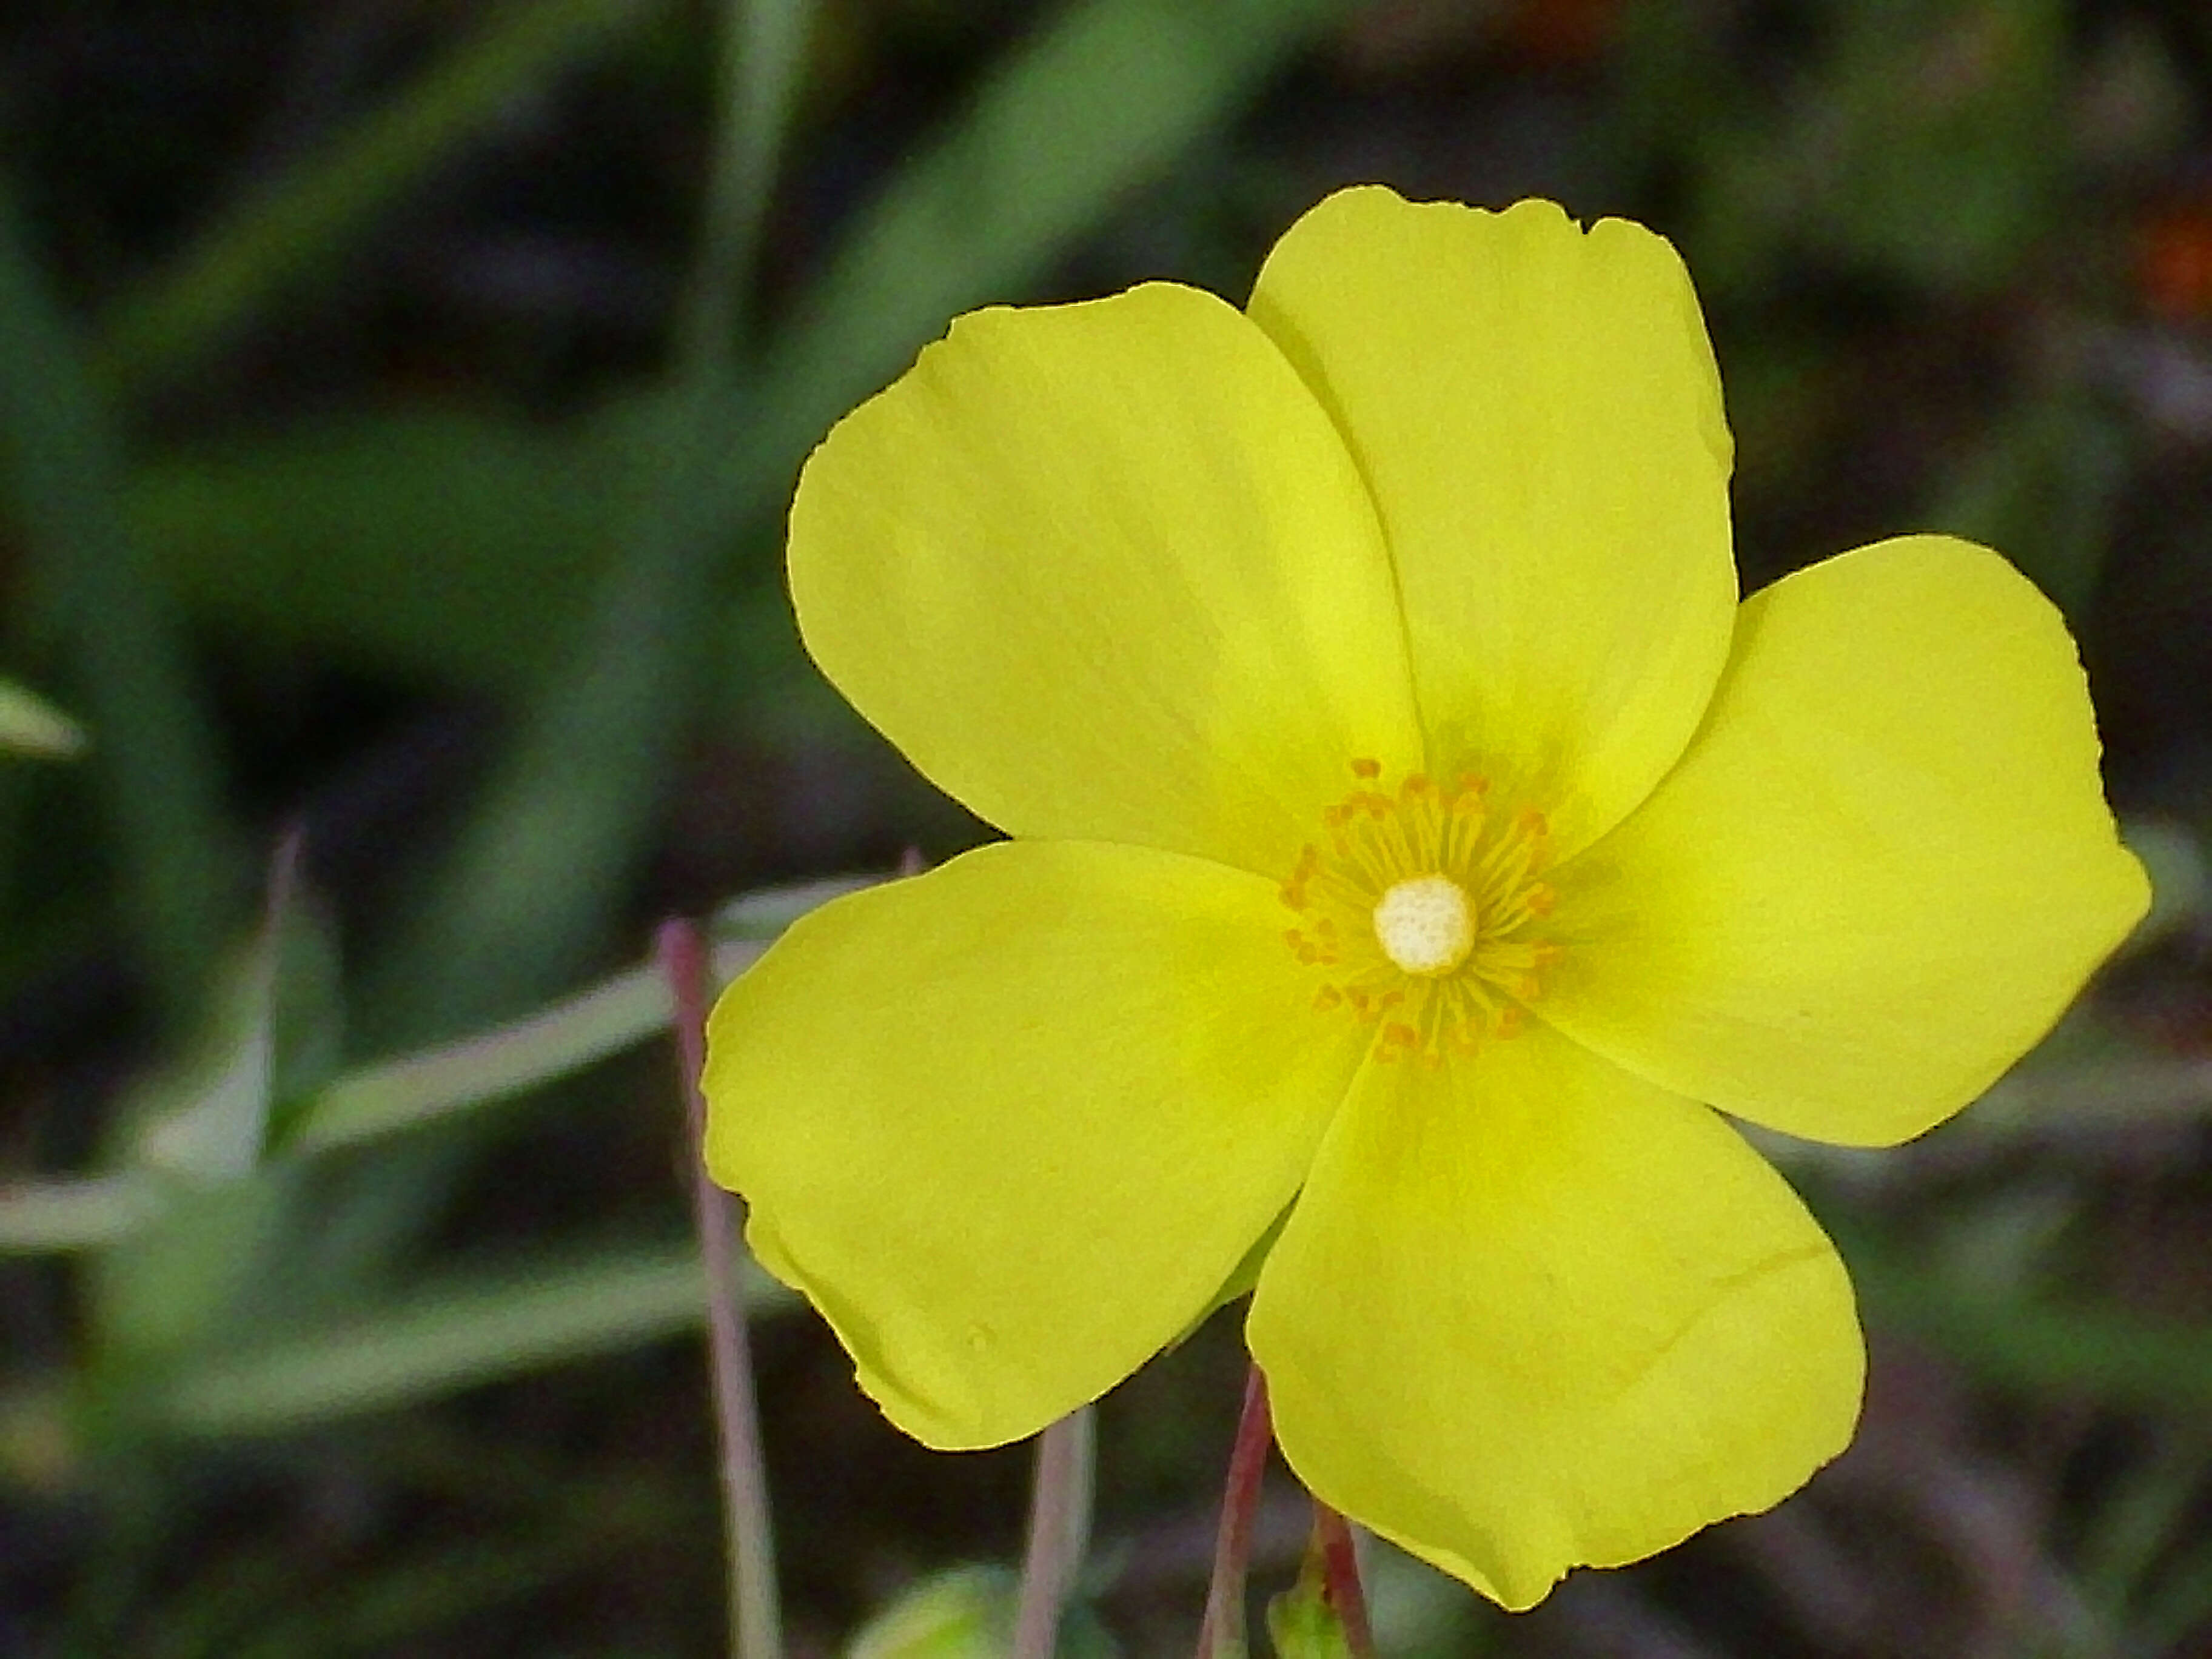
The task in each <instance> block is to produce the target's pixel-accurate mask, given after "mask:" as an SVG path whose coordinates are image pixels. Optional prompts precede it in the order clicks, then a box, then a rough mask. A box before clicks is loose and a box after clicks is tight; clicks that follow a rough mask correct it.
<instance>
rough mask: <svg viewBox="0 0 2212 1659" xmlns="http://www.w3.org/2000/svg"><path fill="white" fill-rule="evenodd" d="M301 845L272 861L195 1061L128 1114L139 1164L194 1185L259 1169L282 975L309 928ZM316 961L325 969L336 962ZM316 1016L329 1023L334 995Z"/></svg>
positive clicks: (292, 842) (277, 1071)
mask: <svg viewBox="0 0 2212 1659" xmlns="http://www.w3.org/2000/svg"><path fill="white" fill-rule="evenodd" d="M299 888H300V840H299V837H298V836H296V835H294V836H286V837H285V838H284V840H283V842H282V843H281V844H280V846H279V847H278V848H277V852H276V857H275V858H274V859H273V860H271V861H270V874H269V896H268V901H267V903H266V905H265V906H264V910H263V913H262V918H261V926H260V927H259V928H258V930H257V931H256V933H255V934H254V936H253V938H252V940H251V941H249V942H248V944H247V945H246V947H245V949H244V950H243V951H241V952H240V953H239V954H238V958H237V960H236V961H234V963H231V964H230V966H229V967H228V969H227V970H226V971H225V972H224V973H222V975H220V976H219V977H220V980H221V983H220V986H219V987H218V990H217V993H216V998H215V1003H216V1006H215V1007H214V1009H213V1011H212V1019H211V1028H210V1030H209V1032H208V1034H207V1037H206V1040H205V1042H204V1043H203V1044H202V1045H201V1051H200V1052H199V1053H197V1054H191V1055H188V1056H186V1057H185V1059H184V1060H182V1061H180V1062H179V1064H178V1065H176V1066H174V1067H173V1068H172V1069H171V1070H170V1072H169V1073H168V1074H167V1075H166V1076H162V1077H160V1078H159V1079H157V1080H156V1081H155V1084H154V1085H153V1086H152V1087H151V1088H150V1089H149V1090H148V1091H145V1094H146V1100H145V1104H144V1105H143V1107H142V1108H141V1109H139V1110H137V1112H135V1113H134V1114H133V1115H134V1116H135V1117H137V1120H138V1121H137V1123H136V1124H135V1125H134V1126H133V1129H132V1135H131V1139H132V1152H133V1153H134V1155H135V1158H136V1160H137V1162H139V1163H142V1164H148V1165H150V1166H152V1167H153V1168H155V1169H157V1170H162V1171H164V1172H165V1173H167V1174H170V1175H175V1176H185V1177H186V1178H189V1179H192V1180H197V1181H210V1182H221V1181H241V1180H243V1179H245V1178H246V1176H249V1175H251V1174H252V1172H253V1170H254V1168H255V1166H256V1165H258V1164H259V1163H260V1162H261V1155H262V1151H263V1148H264V1146H265V1145H266V1144H267V1141H268V1139H269V1121H270V1108H271V1106H272V1105H273V1104H274V1103H275V1100H276V1091H277V1089H278V1086H279V1078H280V1076H281V1074H282V1073H281V1065H282V1061H281V1060H280V1055H279V1053H278V1049H279V1045H280V1043H282V1042H283V1041H284V1039H285V1038H286V1037H287V1036H289V1035H290V1033H289V1032H287V1031H284V1030H280V1025H281V1024H283V1021H282V1018H281V1015H282V1012H283V1008H284V1005H285V1004H286V1002H287V1001H288V1000H289V999H288V998H287V997H286V995H285V993H286V990H287V988H288V987H287V983H286V981H287V978H288V970H289V968H290V966H291V963H292V961H293V960H294V959H296V958H298V957H301V955H303V954H304V953H303V952H302V951H299V950H298V949H296V948H288V947H292V946H293V945H294V940H293V935H294V934H295V933H300V932H301V931H303V930H306V929H310V928H312V927H313V921H312V919H311V916H312V913H307V912H303V911H302V910H301V908H300V906H299V902H298V896H299ZM319 943H323V944H324V945H325V948H324V949H323V950H322V951H318V952H317V953H316V956H317V957H319V959H320V960H322V961H325V962H327V961H329V960H331V957H333V956H334V954H335V952H334V951H333V950H332V949H331V948H330V947H329V946H328V945H327V942H325V941H319ZM324 988H325V991H326V993H327V994H326V996H325V999H323V1000H322V1001H323V1005H324V1006H321V1007H320V1008H319V1009H318V1011H317V1012H319V1013H320V1014H322V1015H323V1016H324V1018H325V1019H327V1018H333V1017H334V1016H333V1014H332V1012H331V1010H332V1006H334V1003H335V994H334V987H330V986H328V985H327V984H326V985H325V987H324Z"/></svg>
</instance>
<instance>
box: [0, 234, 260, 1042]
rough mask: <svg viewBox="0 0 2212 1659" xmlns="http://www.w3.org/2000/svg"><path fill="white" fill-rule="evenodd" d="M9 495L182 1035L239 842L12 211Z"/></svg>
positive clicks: (104, 441)
mask: <svg viewBox="0 0 2212 1659" xmlns="http://www.w3.org/2000/svg"><path fill="white" fill-rule="evenodd" d="M0 365H4V366H5V370H4V372H0V487H4V489H6V491H7V494H8V497H9V506H11V507H12V508H13V510H14V517H15V522H16V525H17V526H18V528H19V529H20V531H21V534H22V537H23V538H24V542H25V544H26V547H27V552H28V555H29V563H30V582H29V586H30V591H31V592H32V595H33V605H34V607H35V611H36V614H37V616H38V617H39V619H40V623H42V624H43V627H44V629H45V631H46V633H47V634H48V635H49V637H50V638H51V639H52V641H53V642H54V643H56V644H58V646H59V647H60V648H61V650H62V651H63V653H64V654H65V656H66V658H67V659H68V663H69V666H70V670H71V671H72V678H73V680H74V683H75V684H74V690H75V694H76V696H77V697H78V698H79V699H80V701H81V702H82V712H83V714H85V715H86V717H87V718H88V720H89V721H90V722H91V724H92V726H93V727H94V729H95V730H96V731H98V732H99V733H100V745H99V747H98V748H97V749H96V750H94V753H93V757H92V764H91V766H90V769H89V771H88V776H89V778H90V781H92V783H93V785H94V787H95V788H96V789H97V790H98V791H99V794H100V804H101V809H102V811H103V813H104V816H105V818H106V832H107V839H108V841H109V842H110V845H111V847H112V852H113V856H114V858H115V860H116V862H117V864H118V866H119V867H118V875H119V878H120V880H119V885H120V887H121V890H122V905H123V909H124V915H125V920H126V921H128V923H129V931H130V935H131V940H132V942H133V943H134V945H136V946H137V948H138V949H139V950H140V951H142V952H143V956H144V962H143V967H144V968H145V969H146V970H147V972H148V974H149V977H150V978H151V980H152V981H153V983H154V985H155V989H156V991H157V992H158V994H160V996H161V1002H162V1006H163V1008H164V1011H165V1012H166V1013H167V1016H168V1018H169V1019H170V1020H171V1022H172V1023H173V1025H174V1026H175V1027H176V1028H178V1029H187V1028H189V1027H190V1025H191V1024H193V1023H194V1021H195V1018H196V1017H197V1012H198V1004H199V1000H200V994H201V985H202V979H203V975H204V974H205V973H206V971H207V968H208V965H209V964H210V963H212V962H213V961H214V960H215V959H216V951H217V950H218V949H219V948H220V946H221V945H222V940H223V938H224V936H225V934H226V933H227V931H228V927H227V912H228V910H229V908H230V901H231V892H232V881H233V874H234V869H235V865H234V861H233V860H234V841H233V837H232V834H231V830H230V828H229V826H228V823H226V822H225V820H224V817H223V814H222V807H221V805H220V803H221V787H220V781H219V780H220V770H221V769H220V767H219V765H218V763H217V759H216V742H215V737H214V733H213V731H212V728H211V726H210V721H209V720H208V717H207V715H206V714H205V712H204V709H203V708H202V707H201V702H200V696H199V691H198V688H197V686H196V685H195V684H193V682H192V678H191V674H190V672H189V671H188V669H187V666H186V664H187V661H188V659H187V656H186V653H185V647H184V644H183V641H182V640H181V639H180V637H179V629H178V625H177V620H176V618H175V617H174V616H173V614H172V611H171V609H170V606H169V603H168V597H167V593H166V592H165V591H164V590H163V589H162V588H161V585H160V584H159V583H158V582H156V581H155V580H152V578H151V575H150V573H149V570H148V568H147V564H146V562H145V559H144V557H143V551H142V550H141V548H140V546H139V544H137V540H136V539H135V538H133V537H132V535H131V532H130V530H129V527H128V526H126V524H125V520H124V518H123V513H122V510H121V506H120V503H121V501H122V497H123V477H124V471H123V465H122V459H121V449H120V441H119V439H118V435H117V433H116V431H115V430H114V428H113V424H112V420H111V417H110V415H109V412H108V411H107V410H106V409H104V408H103V407H102V406H101V404H100V399H99V398H98V397H97V396H96V395H95V393H94V389H93V386H92V384H91V381H90V379H89V377H88V374H87V372H86V368H85V365H84V362H83V359H82V354H81V352H80V350H79V349H78V345H77V342H76V339H75V338H74V337H73V334H72V331H71V330H70V325H69V323H68V320H67V319H65V317H64V314H63V313H62V310H61V307H60V305H59V304H58V301H56V299H55V297H54V296H53V295H52V293H51V292H50V290H49V289H48V287H47V284H46V280H45V277H44V276H43V274H42V273H41V272H40V270H39V268H38V265H37V264H36V261H35V260H34V258H33V255H32V252H31V249H30V246H29V245H28V243H27V240H26V239H25V237H24V235H23V234H22V229H21V225H20V224H19V222H18V221H17V218H16V216H15V213H14V211H13V210H12V207H11V204H7V203H4V202H0Z"/></svg>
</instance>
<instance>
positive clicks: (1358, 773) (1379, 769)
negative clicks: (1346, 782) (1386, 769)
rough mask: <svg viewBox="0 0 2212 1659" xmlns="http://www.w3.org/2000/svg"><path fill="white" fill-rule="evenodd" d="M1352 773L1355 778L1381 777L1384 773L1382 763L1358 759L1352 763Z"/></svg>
mask: <svg viewBox="0 0 2212 1659" xmlns="http://www.w3.org/2000/svg"><path fill="white" fill-rule="evenodd" d="M1382 775H1383V763H1382V762H1381V761H1375V760H1356V761H1354V762H1352V776H1353V777H1355V778H1379V777H1381V776H1382Z"/></svg>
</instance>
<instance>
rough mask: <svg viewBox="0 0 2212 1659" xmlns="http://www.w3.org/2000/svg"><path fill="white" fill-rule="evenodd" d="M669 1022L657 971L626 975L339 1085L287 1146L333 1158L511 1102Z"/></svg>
mask: <svg viewBox="0 0 2212 1659" xmlns="http://www.w3.org/2000/svg"><path fill="white" fill-rule="evenodd" d="M760 952H761V947H760V946H759V945H750V944H731V945H722V946H720V948H719V949H717V950H716V951H715V952H714V969H715V972H716V974H717V975H718V976H720V978H721V979H723V980H725V981H726V980H729V979H731V978H733V977H735V976H736V975H738V973H740V972H742V971H743V970H744V968H745V966H746V964H747V963H750V962H751V961H752V960H753V959H754V958H755V957H757V956H759V955H760ZM668 1018H669V1002H668V987H667V985H666V983H665V981H664V980H663V979H662V977H661V975H660V974H659V972H658V970H656V969H651V968H633V969H629V970H628V971H626V972H624V973H620V974H617V975H614V976H613V977H612V978H611V979H606V980H603V981H600V982H599V984H597V985H594V986H592V987H591V988H590V989H589V990H586V991H583V992H580V993H579V994H576V995H574V996H572V997H568V998H565V999H563V1000H562V1001H560V1002H557V1003H556V1004H554V1005H553V1006H551V1007H550V1008H547V1009H545V1010H544V1011H543V1012H538V1013H535V1014H532V1015H530V1016H528V1017H527V1018H523V1019H519V1020H515V1021H513V1022H511V1023H509V1024H506V1025H502V1026H500V1027H497V1028H496V1029H495V1030H490V1031H487V1032H484V1033H483V1034H481V1035H479V1036H471V1037H466V1038H464V1039H462V1040H460V1041H459V1042H447V1043H441V1044H439V1045H438V1046H437V1047H435V1048H428V1049H426V1050H424V1051H422V1053H419V1054H407V1055H404V1056H403V1057H401V1058H400V1059H398V1060H387V1061H386V1062H384V1063H382V1064H380V1065H376V1066H368V1067H366V1068H365V1069H363V1070H362V1071H358V1072H355V1073H351V1074H349V1075H348V1076H346V1077H343V1078H340V1079H338V1080H337V1082H335V1083H333V1084H332V1085H331V1086H330V1087H329V1088H327V1089H325V1090H324V1091H322V1092H321V1093H320V1094H319V1095H318V1096H317V1097H315V1099H314V1100H313V1102H312V1103H310V1104H309V1106H308V1107H307V1109H306V1110H305V1112H304V1113H303V1114H302V1115H301V1119H300V1121H299V1126H298V1127H297V1129H296V1130H295V1133H294V1135H293V1138H292V1140H291V1142H290V1145H291V1146H293V1147H295V1148H296V1149H297V1150H299V1151H301V1152H324V1151H328V1150H330V1149H331V1148H333V1147H337V1146H350V1145H353V1144H355V1143H357V1142H359V1141H363V1140H368V1139H374V1138H375V1137H377V1136H380V1135H386V1134H391V1133H395V1132H396V1131H398V1130H401V1129H409V1128H415V1127H420V1126H421V1125H422V1124H425V1123H429V1122H433V1121H436V1120H438V1119H440V1118H443V1117H447V1116H450V1115H453V1113H455V1112H457V1111H463V1110H466V1109H470V1108H472V1107H477V1106H483V1105H489V1104H491V1103H494V1102H496V1101H501V1100H506V1099H509V1098H512V1097H513V1096H515V1095H518V1094H520V1093H522V1092H523V1091H525V1090H527V1089H533V1088H536V1087H538V1085H541V1084H544V1083H549V1082H551V1081H552V1080H553V1079H556V1078H559V1077H565V1076H567V1075H568V1073H571V1072H576V1071H580V1070H581V1069H583V1067H585V1066H588V1065H590V1064H592V1062H593V1061H594V1060H604V1059H605V1058H606V1057H607V1056H608V1055H609V1054H619V1053H620V1052H621V1051H622V1050H623V1049H624V1048H629V1047H630V1046H631V1045H632V1044H633V1043H635V1042H641V1041H642V1040H643V1039H644V1038H645V1037H647V1036H650V1035H651V1034H653V1032H655V1031H659V1030H665V1029H666V1027H667V1024H668Z"/></svg>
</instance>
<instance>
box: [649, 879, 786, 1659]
mask: <svg viewBox="0 0 2212 1659" xmlns="http://www.w3.org/2000/svg"><path fill="white" fill-rule="evenodd" d="M654 943H655V951H656V954H657V955H658V957H659V961H660V968H661V971H662V973H663V974H664V975H666V977H667V980H668V990H669V995H670V998H671V1000H672V1001H673V1002H674V1004H675V1008H676V1044H677V1053H678V1057H679V1060H680V1061H681V1063H682V1066H683V1068H684V1075H683V1090H684V1113H685V1120H686V1121H687V1123H688V1125H689V1127H690V1148H691V1153H692V1157H691V1166H692V1169H691V1176H692V1179H691V1199H692V1206H693V1209H694V1211H695V1212H696V1215H697V1218H698V1225H699V1254H700V1257H701V1260H702V1263H703V1264H704V1266H705V1268H706V1273H707V1341H708V1354H709V1355H710V1356H711V1358H712V1361H713V1367H714V1422H715V1426H716V1428H717V1430H718V1431H719V1432H720V1440H721V1447H722V1505H723V1517H724V1523H725V1526H726V1530H727V1534H728V1541H729V1556H730V1634H731V1638H732V1643H733V1644H734V1645H733V1646H732V1653H733V1654H735V1655H736V1656H737V1659H777V1656H779V1655H781V1653H782V1651H783V1636H782V1631H781V1620H780V1619H779V1617H778V1614H777V1611H776V1592H775V1542H774V1540H773V1538H772V1536H771V1534H770V1533H769V1504H768V1472H767V1469H766V1467H765V1465H764V1463H763V1459H762V1456H761V1437H760V1409H759V1407H758V1405H757V1402H756V1401H755V1400H754V1398H753V1369H752V1356H751V1354H750V1352H749V1350H748V1345H747V1340H746V1333H745V1316H744V1303H743V1301H742V1299H741V1297H740V1293H739V1290H738V1271H737V1249H738V1244H737V1229H736V1227H735V1225H734V1215H733V1209H732V1204H731V1201H730V1196H729V1194H727V1193H725V1192H724V1191H723V1190H722V1189H721V1188H720V1187H717V1186H716V1185H715V1184H714V1182H713V1181H712V1180H711V1179H710V1178H709V1177H708V1174H707V1165H706V1160H705V1155H704V1150H703V1149H704V1147H705V1146H706V1134H707V1100H706V1097H705V1095H704V1094H702V1092H701V1090H700V1077H701V1075H702V1073H703V1072H704V1071H705V1069H706V1062H707V973H708V960H707V945H706V941H705V940H704V939H703V938H702V936H701V934H700V932H699V929H698V927H696V925H695V924H694V923H692V922H690V921H681V920H678V921H665V922H663V923H662V924H661V925H660V932H659V936H658V938H657V939H656V940H655V941H654Z"/></svg>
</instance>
